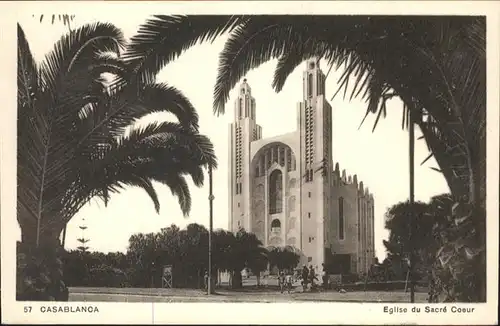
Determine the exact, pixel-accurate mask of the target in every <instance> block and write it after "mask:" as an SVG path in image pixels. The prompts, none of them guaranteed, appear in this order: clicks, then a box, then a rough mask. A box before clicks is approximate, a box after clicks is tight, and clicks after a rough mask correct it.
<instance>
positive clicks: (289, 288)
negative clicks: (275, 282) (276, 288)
mask: <svg viewBox="0 0 500 326" xmlns="http://www.w3.org/2000/svg"><path fill="white" fill-rule="evenodd" d="M285 283H286V290H287V291H288V294H290V292H291V291H292V283H293V274H292V271H291V270H289V269H288V270H287V273H286V276H285Z"/></svg>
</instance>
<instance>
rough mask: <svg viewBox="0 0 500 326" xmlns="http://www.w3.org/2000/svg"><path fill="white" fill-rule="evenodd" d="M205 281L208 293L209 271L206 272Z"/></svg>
mask: <svg viewBox="0 0 500 326" xmlns="http://www.w3.org/2000/svg"><path fill="white" fill-rule="evenodd" d="M204 280H205V291H207V293H208V271H205V276H204Z"/></svg>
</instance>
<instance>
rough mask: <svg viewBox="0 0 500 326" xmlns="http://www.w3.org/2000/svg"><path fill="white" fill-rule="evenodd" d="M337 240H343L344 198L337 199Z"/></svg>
mask: <svg viewBox="0 0 500 326" xmlns="http://www.w3.org/2000/svg"><path fill="white" fill-rule="evenodd" d="M339 239H340V240H344V198H343V197H340V198H339Z"/></svg>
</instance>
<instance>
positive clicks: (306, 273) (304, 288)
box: [302, 265, 309, 292]
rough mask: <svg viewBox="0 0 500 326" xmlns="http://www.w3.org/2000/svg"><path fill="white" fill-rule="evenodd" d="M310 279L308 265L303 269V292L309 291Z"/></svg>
mask: <svg viewBox="0 0 500 326" xmlns="http://www.w3.org/2000/svg"><path fill="white" fill-rule="evenodd" d="M308 279H309V269H308V268H307V266H306V265H304V267H303V268H302V289H303V292H306V290H307V283H308V282H307V281H308Z"/></svg>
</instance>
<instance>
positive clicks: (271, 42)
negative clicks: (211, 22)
mask: <svg viewBox="0 0 500 326" xmlns="http://www.w3.org/2000/svg"><path fill="white" fill-rule="evenodd" d="M293 20H294V18H293V17H292V16H277V17H273V19H269V18H268V17H266V16H262V17H260V16H258V17H252V19H251V20H248V21H246V22H244V23H242V24H241V25H239V26H238V27H236V28H235V29H234V30H233V31H232V33H231V34H230V37H229V39H228V40H227V42H226V44H225V46H224V49H223V51H222V52H221V54H220V59H219V68H218V75H217V80H216V84H215V87H214V105H213V107H214V113H216V114H220V113H224V106H225V103H226V102H227V99H228V98H229V92H230V90H231V89H232V88H233V87H234V86H235V85H236V83H237V82H238V81H239V80H240V79H241V78H242V77H243V76H244V75H245V74H246V73H247V72H248V71H250V70H252V69H254V68H257V67H258V66H260V65H261V64H263V63H265V62H267V61H269V60H271V59H273V58H279V57H282V56H283V55H284V54H285V53H290V51H291V50H290V49H293V44H294V42H295V41H296V40H297V38H298V37H299V35H301V34H299V31H296V30H294V28H293V26H294V25H293Z"/></svg>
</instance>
